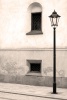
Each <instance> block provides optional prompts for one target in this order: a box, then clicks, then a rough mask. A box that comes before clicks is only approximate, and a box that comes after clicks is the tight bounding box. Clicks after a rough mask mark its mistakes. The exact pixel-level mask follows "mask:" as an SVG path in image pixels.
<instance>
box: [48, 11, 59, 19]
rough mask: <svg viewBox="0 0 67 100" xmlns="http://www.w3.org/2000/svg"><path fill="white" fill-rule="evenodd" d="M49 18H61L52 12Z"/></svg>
mask: <svg viewBox="0 0 67 100" xmlns="http://www.w3.org/2000/svg"><path fill="white" fill-rule="evenodd" d="M49 17H50V18H58V17H61V16H60V15H58V14H57V12H56V11H55V10H54V12H53V13H52V14H51V15H50V16H49Z"/></svg>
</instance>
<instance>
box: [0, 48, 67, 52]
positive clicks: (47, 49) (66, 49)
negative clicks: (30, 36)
mask: <svg viewBox="0 0 67 100" xmlns="http://www.w3.org/2000/svg"><path fill="white" fill-rule="evenodd" d="M0 51H53V48H16V49H12V48H11V49H0ZM56 51H67V48H56Z"/></svg>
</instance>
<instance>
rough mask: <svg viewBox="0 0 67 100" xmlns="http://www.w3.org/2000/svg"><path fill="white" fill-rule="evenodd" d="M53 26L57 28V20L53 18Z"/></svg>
mask: <svg viewBox="0 0 67 100" xmlns="http://www.w3.org/2000/svg"><path fill="white" fill-rule="evenodd" d="M53 26H57V18H53Z"/></svg>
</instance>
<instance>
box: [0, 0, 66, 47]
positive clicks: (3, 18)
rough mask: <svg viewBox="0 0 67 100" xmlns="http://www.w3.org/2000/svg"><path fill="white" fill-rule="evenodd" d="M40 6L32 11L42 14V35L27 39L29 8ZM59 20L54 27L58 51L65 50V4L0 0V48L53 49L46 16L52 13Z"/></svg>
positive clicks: (52, 0) (63, 0) (62, 1)
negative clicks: (55, 13) (35, 4)
mask: <svg viewBox="0 0 67 100" xmlns="http://www.w3.org/2000/svg"><path fill="white" fill-rule="evenodd" d="M34 2H35V3H39V4H40V5H41V7H42V9H39V8H38V7H36V6H35V9H34V10H32V11H35V10H37V11H40V10H42V32H43V35H34V36H33V35H31V36H30V35H26V33H27V32H29V31H31V19H30V9H29V7H30V5H31V4H32V3H34ZM54 9H55V10H56V11H57V13H58V14H59V15H60V16H61V18H60V21H59V26H58V27H57V33H56V37H57V38H56V39H57V47H58V48H60V47H61V48H66V47H67V39H66V37H67V28H66V27H67V25H66V24H67V14H66V12H67V0H26V1H24V0H0V48H1V49H4V48H5V49H6V48H15V49H16V48H40V47H41V48H46V47H53V28H52V27H51V23H50V19H49V17H48V16H49V15H50V14H51V13H52V12H53V11H54Z"/></svg>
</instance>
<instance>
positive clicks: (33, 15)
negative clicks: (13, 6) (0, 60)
mask: <svg viewBox="0 0 67 100" xmlns="http://www.w3.org/2000/svg"><path fill="white" fill-rule="evenodd" d="M28 10H29V13H30V20H31V25H30V27H31V32H29V33H28V34H30V33H31V34H37V33H39V34H40V33H42V6H41V4H39V3H37V2H34V3H32V4H31V5H30V6H29V8H28Z"/></svg>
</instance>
